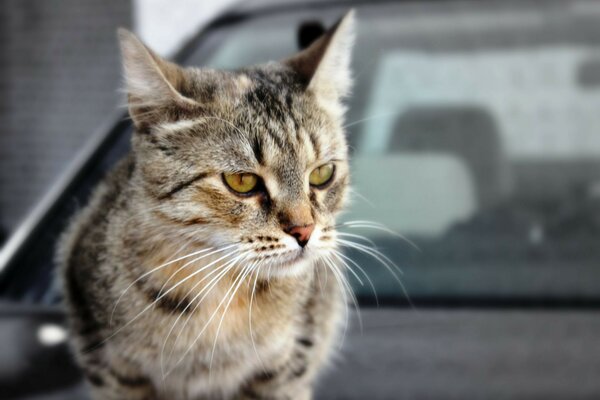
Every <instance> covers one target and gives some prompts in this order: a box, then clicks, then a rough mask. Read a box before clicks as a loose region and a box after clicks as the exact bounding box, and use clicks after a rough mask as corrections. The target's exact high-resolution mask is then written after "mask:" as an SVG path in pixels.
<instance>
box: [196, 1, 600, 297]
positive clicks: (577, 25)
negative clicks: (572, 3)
mask: <svg viewBox="0 0 600 400" xmlns="http://www.w3.org/2000/svg"><path fill="white" fill-rule="evenodd" d="M386 7H387V9H388V10H390V11H389V13H390V15H392V16H393V17H390V18H389V19H388V20H386V18H385V13H386V12H385V10H386ZM394 7H398V6H385V7H380V9H379V10H378V11H377V24H376V25H375V24H372V19H371V17H372V16H371V15H370V14H372V13H375V12H376V11H373V9H369V10H365V12H364V13H361V10H360V9H359V12H358V15H359V19H358V23H359V26H358V35H357V36H358V43H357V46H356V49H355V55H354V71H355V76H356V80H357V82H356V85H355V91H354V94H353V97H352V99H351V100H350V103H351V108H350V111H349V114H348V117H347V121H348V129H349V134H350V138H349V139H350V142H351V145H352V149H351V150H352V169H353V196H352V198H353V199H352V203H351V206H350V208H349V212H348V213H347V214H345V215H344V216H343V218H342V220H343V221H345V222H348V221H357V220H358V221H361V220H369V221H374V222H376V223H378V224H383V225H385V226H386V227H388V228H390V229H391V230H393V231H395V232H398V233H400V234H401V235H402V236H403V237H405V239H406V240H404V239H401V238H399V237H397V236H394V235H392V234H390V233H389V232H386V231H382V230H375V229H372V228H366V227H365V226H366V225H363V226H362V228H361V227H359V225H360V224H357V223H354V224H353V225H352V226H350V225H349V226H346V229H345V230H346V231H347V232H352V233H353V234H360V235H364V236H366V238H367V239H369V240H372V241H373V242H375V244H376V246H377V247H378V248H379V249H380V250H381V251H382V252H383V253H384V254H386V255H387V256H388V257H389V258H390V259H392V261H394V262H395V263H396V264H398V265H399V266H400V268H401V269H402V270H403V273H404V275H403V277H402V282H403V284H404V286H405V289H406V292H407V293H408V295H409V296H411V297H414V298H416V299H417V300H418V299H435V298H473V299H484V298H485V299H490V298H499V299H502V298H520V299H522V298H528V299H536V298H542V297H543V298H572V297H581V298H593V297H597V296H598V295H599V294H600V283H596V282H600V281H598V280H597V279H594V278H595V276H596V274H597V272H596V268H595V267H594V265H595V264H596V263H597V262H598V261H599V258H600V251H598V250H596V248H597V246H596V245H595V243H596V242H597V240H598V239H600V189H599V188H600V157H599V156H600V136H598V135H597V134H596V127H597V126H598V125H600V114H598V113H597V112H596V110H597V109H599V107H600V90H598V86H597V82H596V80H598V78H594V76H595V75H594V74H596V73H597V74H598V76H600V73H599V71H600V63H599V62H598V61H596V60H598V59H600V58H599V57H600V52H599V51H598V44H599V42H600V35H599V34H600V32H599V31H598V30H597V29H595V30H594V29H590V26H591V24H592V23H593V20H592V19H591V18H590V17H589V15H585V14H583V13H581V14H578V13H577V12H576V11H577V9H569V8H565V7H550V9H549V10H548V11H547V13H544V12H542V13H540V12H539V10H530V9H527V7H524V8H523V9H521V10H515V9H514V8H512V9H511V8H509V7H506V8H504V9H503V8H502V7H501V6H498V5H495V6H494V7H500V9H493V10H487V11H486V10H484V11H473V12H465V10H460V9H459V8H456V9H455V10H453V9H451V7H450V6H449V8H448V9H445V10H443V14H442V13H440V14H436V13H435V12H428V13H422V14H419V13H415V14H410V13H405V14H404V15H405V17H404V18H402V17H401V18H400V19H399V18H398V15H401V13H400V12H398V11H397V10H393V11H392V10H391V9H392V8H394ZM598 8H599V9H600V5H599V6H598ZM429 11H431V10H429ZM492 14H493V15H492ZM382 15H383V16H382ZM550 15H551V16H552V18H549V16H550ZM303 18H304V19H310V20H313V19H314V15H306V16H305V17H304V16H303V15H294V16H291V17H290V16H288V17H285V18H282V17H280V16H277V17H265V18H259V19H256V20H251V21H249V22H248V23H245V24H243V25H240V26H239V27H237V28H235V29H233V30H232V31H231V32H230V37H229V39H228V40H227V41H225V42H224V43H223V46H222V47H221V48H219V49H218V51H215V52H214V53H213V54H212V55H211V56H210V57H209V58H208V59H206V60H205V61H204V62H205V63H206V64H208V65H211V66H215V67H226V68H234V67H237V66H240V65H245V64H248V63H254V62H260V61H263V60H265V59H280V58H282V57H284V56H285V55H287V54H290V52H291V51H293V49H294V47H295V45H296V37H295V35H296V32H295V29H293V28H291V27H292V26H298V23H299V21H302V20H303ZM333 18H335V13H334V12H332V13H331V14H328V13H324V14H323V17H322V21H323V23H324V24H329V23H331V21H332V20H333ZM567 32H569V34H567ZM578 32H579V33H578ZM355 240H358V241H359V242H360V239H355ZM409 242H410V243H414V244H415V245H416V246H417V247H418V248H419V250H417V249H415V247H414V246H413V245H412V244H410V243H409ZM362 243H364V244H366V242H364V241H363V242H362ZM348 254H349V256H350V257H352V258H353V259H355V260H356V261H357V262H358V263H359V264H360V265H361V266H362V267H363V269H364V270H365V271H366V272H367V273H368V275H369V277H370V279H371V280H372V281H373V283H374V285H375V287H376V291H377V292H378V293H379V295H380V296H383V297H387V298H391V299H394V300H397V301H399V302H402V301H403V300H404V299H405V298H406V294H405V292H404V290H403V289H402V288H401V287H400V285H398V283H397V282H396V281H395V280H394V279H393V278H391V276H390V273H389V271H388V270H387V268H385V267H384V266H382V265H380V262H378V261H377V260H376V259H374V258H373V257H371V256H369V255H365V254H360V252H357V251H356V250H352V249H350V251H349V252H348ZM357 274H358V275H359V276H362V275H361V274H360V272H358V271H357ZM362 280H363V281H366V280H365V279H364V278H363V279H362ZM364 283H365V282H363V284H364ZM355 289H356V290H357V292H358V293H359V295H360V296H362V297H363V298H372V296H373V295H372V294H371V292H372V289H371V288H370V285H368V284H364V286H363V285H361V284H360V283H359V282H357V281H356V280H355Z"/></svg>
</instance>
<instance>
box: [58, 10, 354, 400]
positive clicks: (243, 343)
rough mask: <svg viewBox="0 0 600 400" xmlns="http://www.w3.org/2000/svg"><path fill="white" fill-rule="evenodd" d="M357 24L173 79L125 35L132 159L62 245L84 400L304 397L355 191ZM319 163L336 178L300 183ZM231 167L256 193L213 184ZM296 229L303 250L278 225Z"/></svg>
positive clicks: (333, 293)
mask: <svg viewBox="0 0 600 400" xmlns="http://www.w3.org/2000/svg"><path fill="white" fill-rule="evenodd" d="M352 18H353V17H352V14H351V13H350V14H348V15H347V16H346V17H345V18H344V19H342V20H341V22H340V23H338V24H337V25H336V26H335V27H334V28H333V29H332V30H331V31H329V32H328V33H327V34H326V35H324V36H323V37H322V38H321V39H319V40H317V41H316V42H315V43H314V44H313V45H312V46H310V47H309V48H308V49H307V50H305V51H303V52H302V53H299V54H298V55H296V56H294V57H292V58H290V59H288V60H284V61H281V62H272V63H269V64H265V65H260V66H255V67H248V68H244V69H240V70H238V71H231V72H226V71H215V70H207V69H197V68H187V69H183V68H180V67H178V66H176V65H174V64H172V63H169V62H167V61H165V60H163V59H161V58H160V57H159V56H157V55H156V54H155V53H153V52H152V51H151V50H149V49H147V48H146V47H145V46H143V45H142V44H141V43H140V42H139V41H138V40H137V39H136V38H135V37H134V36H133V35H132V34H130V33H128V32H121V33H120V35H121V46H122V51H123V58H124V65H125V75H126V83H127V89H128V96H129V109H130V115H131V118H132V120H133V122H134V125H135V128H136V132H135V134H134V136H133V146H132V148H133V150H132V152H131V154H130V155H129V156H128V157H127V158H126V159H124V160H123V161H122V162H121V163H120V164H119V165H118V166H117V167H116V168H115V169H114V171H113V172H112V173H110V174H109V176H108V177H107V178H106V179H105V180H104V181H103V182H102V183H101V184H100V185H99V186H98V187H97V188H96V190H95V192H94V194H93V196H92V199H91V201H90V203H89V204H88V205H87V206H86V207H85V208H84V209H83V210H82V211H81V212H80V213H79V214H78V215H77V216H76V218H75V219H74V220H73V222H72V223H71V225H70V227H69V229H68V230H67V231H66V232H65V234H64V236H63V238H62V241H61V245H60V248H59V251H58V260H59V262H60V264H61V266H62V277H63V282H64V289H65V293H66V299H67V306H68V310H69V315H70V325H71V333H72V342H73V348H74V351H75V353H76V355H77V358H78V360H79V362H80V364H81V366H82V368H83V370H84V372H85V376H86V377H87V381H88V383H89V386H90V388H91V392H92V394H93V397H94V399H171V400H172V399H232V398H236V399H237V398H245V399H308V398H310V397H311V393H312V385H313V382H314V379H315V377H316V376H317V373H318V371H319V370H320V369H321V367H322V366H323V365H324V364H325V363H326V361H327V360H328V358H329V355H330V353H331V350H330V349H331V347H332V343H333V342H334V341H335V337H336V332H337V327H338V324H339V320H340V315H341V314H342V313H343V311H344V309H345V304H344V302H343V301H342V298H343V293H342V290H343V289H342V288H341V287H340V285H339V284H338V281H337V280H336V279H334V278H333V277H332V276H333V274H332V272H331V271H330V272H329V275H330V277H329V279H326V280H323V279H321V280H319V278H320V277H321V276H320V275H321V274H325V270H326V269H327V268H328V266H327V264H326V261H325V260H326V257H327V256H328V254H329V253H330V251H331V250H332V246H334V244H333V243H334V241H333V240H332V238H333V237H335V234H336V233H335V228H334V226H335V217H336V215H337V214H338V213H339V212H340V211H341V210H342V208H343V206H344V202H345V198H346V191H347V187H348V183H349V171H348V163H347V157H348V154H347V146H346V139H345V137H344V133H343V129H342V119H343V106H342V103H341V100H342V98H343V96H345V95H346V94H347V93H348V90H349V85H350V81H349V65H348V64H349V61H348V60H349V53H350V47H351V41H352V22H353V21H352ZM325 163H333V164H334V165H335V173H334V176H333V178H332V180H331V182H330V183H328V184H327V185H324V186H323V187H319V188H314V187H311V186H310V185H309V182H308V176H309V174H310V172H311V171H312V170H313V169H314V168H316V167H319V166H320V165H323V164H325ZM238 172H251V173H255V174H256V175H258V176H259V177H260V179H261V181H260V182H261V185H262V190H261V191H260V192H257V193H256V194H253V195H252V196H241V195H237V194H235V193H233V192H232V191H231V190H229V189H228V188H227V186H226V185H225V183H224V181H223V178H222V176H223V174H224V173H238ZM308 224H314V226H315V230H314V232H313V234H312V237H311V238H310V240H309V242H308V244H307V245H306V247H305V248H301V247H300V245H299V244H298V243H297V242H296V239H294V237H292V236H291V235H289V234H287V233H286V232H285V229H284V228H285V227H286V226H290V225H294V226H305V225H308ZM189 254H195V255H194V256H191V257H187V258H186V257H184V256H185V255H189ZM158 267H160V268H158ZM244 273H246V275H244ZM217 278H218V279H217ZM209 289H210V290H209ZM225 300H227V303H224V301H225ZM226 306H227V307H226ZM225 308H227V312H226V313H225V312H223V310H224V309H225ZM215 315H216V317H215Z"/></svg>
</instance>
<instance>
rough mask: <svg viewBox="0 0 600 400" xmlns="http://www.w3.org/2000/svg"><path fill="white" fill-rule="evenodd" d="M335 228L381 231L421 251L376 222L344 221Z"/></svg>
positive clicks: (407, 240) (415, 245)
mask: <svg viewBox="0 0 600 400" xmlns="http://www.w3.org/2000/svg"><path fill="white" fill-rule="evenodd" d="M336 227H348V228H355V229H356V228H366V229H373V230H378V231H382V232H385V233H388V234H390V235H393V236H395V237H397V238H399V239H402V240H403V241H405V242H406V243H408V244H409V245H410V246H411V247H412V248H414V249H415V250H417V251H419V252H420V251H421V249H420V248H419V246H417V244H415V243H414V242H413V241H412V240H410V239H408V238H407V237H406V236H404V235H402V234H400V233H398V232H396V231H393V230H391V229H390V228H388V227H386V226H385V225H383V224H380V223H378V222H374V221H364V220H361V221H346V222H343V223H341V224H339V225H337V226H336Z"/></svg>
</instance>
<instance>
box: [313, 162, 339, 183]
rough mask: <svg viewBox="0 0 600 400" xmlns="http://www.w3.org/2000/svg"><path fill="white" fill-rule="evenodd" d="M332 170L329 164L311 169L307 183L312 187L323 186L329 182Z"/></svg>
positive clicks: (332, 166) (332, 167) (331, 165)
mask: <svg viewBox="0 0 600 400" xmlns="http://www.w3.org/2000/svg"><path fill="white" fill-rule="evenodd" d="M334 170H335V168H334V165H333V164H331V163H329V164H324V165H321V166H320V167H317V168H315V169H313V171H312V172H311V173H310V176H309V177H308V181H309V182H310V184H311V185H313V186H323V185H324V184H326V183H327V182H329V181H330V180H331V177H332V176H333V171H334Z"/></svg>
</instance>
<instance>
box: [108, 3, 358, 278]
mask: <svg viewBox="0 0 600 400" xmlns="http://www.w3.org/2000/svg"><path fill="white" fill-rule="evenodd" d="M353 25H354V23H353V12H350V13H348V14H347V15H346V16H345V17H344V18H342V19H341V20H340V22H338V23H337V24H336V25H335V26H334V27H333V28H332V29H331V30H330V31H328V32H327V33H326V34H324V35H323V36H322V37H321V38H319V39H318V40H316V41H315V42H314V43H313V44H312V45H311V46H309V47H308V48H307V49H305V50H304V51H302V52H300V53H298V54H296V55H294V56H292V57H290V58H288V59H286V60H283V61H280V62H271V63H268V64H264V65H259V66H253V67H248V68H243V69H240V70H237V71H218V70H209V69H199V68H182V67H179V66H177V65H175V64H172V63H170V62H167V61H165V60H163V59H162V58H160V57H159V56H158V55H157V54H155V53H154V52H152V51H151V50H150V49H148V48H147V47H145V46H144V45H143V44H142V43H141V42H140V41H139V40H138V39H137V38H135V36H133V34H131V33H129V32H127V31H120V39H121V48H122V53H123V60H124V69H125V78H126V88H127V93H128V105H129V112H130V116H131V118H132V120H133V122H134V125H135V129H136V132H135V134H134V136H133V154H134V158H135V163H136V169H135V174H136V175H135V176H134V181H135V184H136V187H137V188H138V191H139V192H142V195H143V196H146V201H144V202H142V203H143V204H140V207H143V208H144V209H145V210H146V211H148V210H151V212H150V211H148V213H149V215H151V216H152V217H151V218H153V219H154V222H155V223H156V224H163V225H164V228H165V232H169V234H168V237H165V240H173V241H176V242H184V241H185V240H189V239H194V240H197V241H199V242H204V243H207V244H209V245H210V246H214V247H221V248H227V249H229V250H232V249H233V250H234V251H233V252H232V253H231V254H232V257H235V256H236V255H237V256H241V257H239V264H240V265H246V264H248V263H254V265H256V266H261V267H265V266H268V267H269V268H268V269H269V270H270V272H271V273H272V274H276V275H280V274H283V275H288V274H294V273H299V272H301V271H303V270H304V269H305V268H307V267H308V266H309V265H311V261H313V260H315V259H318V258H320V257H326V256H327V255H328V252H329V249H331V248H332V246H333V243H334V240H333V235H335V216H336V215H337V214H338V213H339V212H340V211H341V209H342V207H343V205H344V202H345V196H346V191H347V187H348V183H349V175H348V174H349V169H348V153H347V145H346V139H345V136H344V131H343V114H344V110H345V109H344V106H343V105H342V100H343V98H344V96H346V95H347V94H348V92H349V90H350V86H351V78H350V54H351V47H352V43H353ZM140 211H144V210H140ZM227 246H229V247H227ZM261 269H263V270H266V269H267V268H261Z"/></svg>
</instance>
